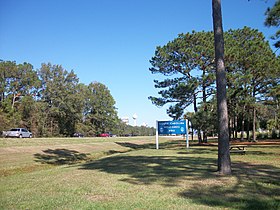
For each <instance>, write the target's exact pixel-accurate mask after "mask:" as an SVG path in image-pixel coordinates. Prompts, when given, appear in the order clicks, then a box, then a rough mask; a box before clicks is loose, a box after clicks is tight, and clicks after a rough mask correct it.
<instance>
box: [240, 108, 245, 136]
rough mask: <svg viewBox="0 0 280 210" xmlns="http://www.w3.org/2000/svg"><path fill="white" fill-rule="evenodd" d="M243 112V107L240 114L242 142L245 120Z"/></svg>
mask: <svg viewBox="0 0 280 210" xmlns="http://www.w3.org/2000/svg"><path fill="white" fill-rule="evenodd" d="M244 112H245V106H244V109H243V112H242V122H241V140H240V141H244V129H245V119H244Z"/></svg>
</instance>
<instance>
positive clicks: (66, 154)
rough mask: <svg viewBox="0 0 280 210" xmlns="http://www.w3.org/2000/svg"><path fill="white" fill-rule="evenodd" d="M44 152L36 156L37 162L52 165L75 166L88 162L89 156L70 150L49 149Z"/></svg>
mask: <svg viewBox="0 0 280 210" xmlns="http://www.w3.org/2000/svg"><path fill="white" fill-rule="evenodd" d="M42 152H43V153H37V154H34V157H35V161H36V162H40V163H44V164H51V165H64V164H68V165H70V164H75V163H78V162H81V161H85V160H87V159H88V155H89V154H86V153H80V152H78V151H76V150H68V149H47V150H43V151H42Z"/></svg>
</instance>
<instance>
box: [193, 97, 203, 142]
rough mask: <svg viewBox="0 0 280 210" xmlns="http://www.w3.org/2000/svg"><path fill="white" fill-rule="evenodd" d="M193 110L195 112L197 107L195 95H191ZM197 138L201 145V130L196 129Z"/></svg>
mask: <svg viewBox="0 0 280 210" xmlns="http://www.w3.org/2000/svg"><path fill="white" fill-rule="evenodd" d="M193 108H194V112H195V113H196V112H197V105H196V95H195V94H194V95H193ZM197 138H198V143H199V144H201V143H202V139H201V130H200V129H198V130H197Z"/></svg>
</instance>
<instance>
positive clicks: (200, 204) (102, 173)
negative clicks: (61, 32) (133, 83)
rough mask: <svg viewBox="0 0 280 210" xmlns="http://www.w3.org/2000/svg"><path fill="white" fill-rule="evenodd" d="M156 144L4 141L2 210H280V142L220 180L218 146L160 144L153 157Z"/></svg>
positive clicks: (257, 149)
mask: <svg viewBox="0 0 280 210" xmlns="http://www.w3.org/2000/svg"><path fill="white" fill-rule="evenodd" d="M154 141H155V139H154V137H126V138H51V139H47V138H45V139H43V138H42V139H41V138H40V139H35V138H34V139H0V195H1V196H0V208H1V209H213V208H214V209H225V208H226V209H279V208H280V206H279V203H280V202H279V201H280V193H279V183H280V175H279V174H280V161H279V155H280V145H279V142H278V143H275V142H274V144H268V145H257V144H255V145H250V146H248V148H247V152H246V154H245V155H239V154H234V155H232V156H231V159H232V171H233V172H232V175H231V176H220V175H218V174H217V173H216V159H217V146H197V144H196V143H197V142H194V143H192V142H191V146H190V148H189V149H186V146H185V140H183V139H182V138H181V137H180V138H174V137H173V138H166V137H161V138H160V149H159V150H155V149H154V148H155V142H154ZM211 141H212V144H213V145H217V144H216V141H215V140H211ZM259 144H260V142H259Z"/></svg>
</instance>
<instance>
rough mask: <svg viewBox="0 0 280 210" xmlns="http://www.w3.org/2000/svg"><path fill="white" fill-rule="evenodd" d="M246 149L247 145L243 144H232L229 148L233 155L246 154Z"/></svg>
mask: <svg viewBox="0 0 280 210" xmlns="http://www.w3.org/2000/svg"><path fill="white" fill-rule="evenodd" d="M246 147H247V145H244V144H241V145H237V144H232V145H230V147H229V151H230V152H231V153H240V154H243V155H244V154H245V153H246Z"/></svg>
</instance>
